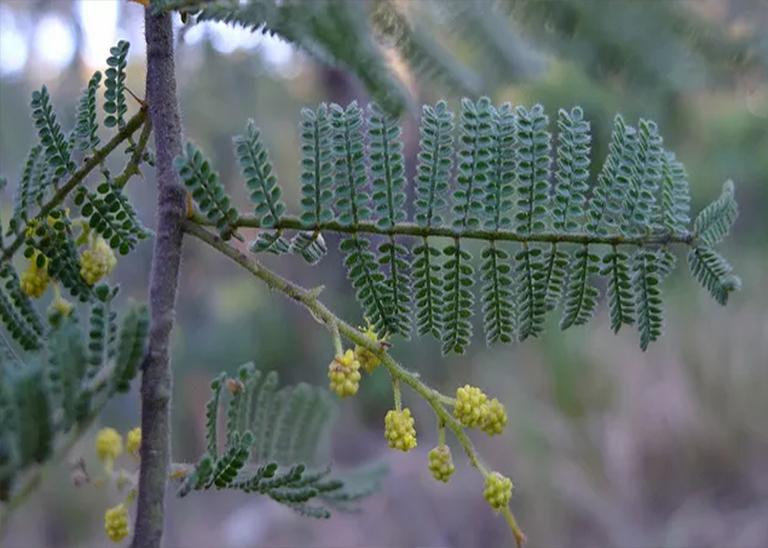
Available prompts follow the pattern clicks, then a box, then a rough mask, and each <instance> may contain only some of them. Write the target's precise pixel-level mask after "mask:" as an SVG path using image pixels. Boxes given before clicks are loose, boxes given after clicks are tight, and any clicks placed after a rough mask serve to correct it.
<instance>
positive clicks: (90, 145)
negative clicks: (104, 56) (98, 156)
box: [74, 71, 101, 152]
mask: <svg viewBox="0 0 768 548" xmlns="http://www.w3.org/2000/svg"><path fill="white" fill-rule="evenodd" d="M99 84H101V72H98V71H97V72H95V73H94V74H93V76H92V77H91V79H90V80H89V81H88V86H87V87H86V88H85V90H84V91H83V94H82V95H81V96H80V102H79V103H78V105H77V115H76V122H75V130H74V137H75V148H76V149H77V150H79V151H81V152H82V151H91V152H93V151H95V150H96V149H97V148H98V147H99V143H100V142H101V141H100V140H99V136H98V131H99V121H98V117H97V113H96V93H97V92H98V91H99Z"/></svg>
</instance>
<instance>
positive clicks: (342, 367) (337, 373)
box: [328, 350, 360, 398]
mask: <svg viewBox="0 0 768 548" xmlns="http://www.w3.org/2000/svg"><path fill="white" fill-rule="evenodd" d="M328 378H329V379H330V381H331V384H330V387H331V390H333V391H334V392H336V393H337V394H338V395H339V397H340V398H344V397H346V396H354V395H355V394H356V393H357V389H358V388H359V387H360V362H359V361H358V360H357V358H355V353H354V352H352V350H347V351H346V352H345V353H344V354H343V355H338V356H336V357H335V358H334V359H333V361H332V362H331V364H330V365H329V366H328Z"/></svg>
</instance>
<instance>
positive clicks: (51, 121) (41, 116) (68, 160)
mask: <svg viewBox="0 0 768 548" xmlns="http://www.w3.org/2000/svg"><path fill="white" fill-rule="evenodd" d="M31 106H32V119H33V120H34V122H35V128H36V129H37V135H38V138H39V139H40V145H41V146H42V149H43V152H44V153H45V158H46V160H47V162H48V164H49V165H50V166H51V168H52V170H53V177H54V179H55V180H59V179H61V178H62V177H63V176H64V175H66V174H67V173H72V172H74V171H75V169H76V165H75V162H74V161H73V160H72V155H71V152H70V148H69V143H68V142H67V139H66V138H65V137H64V132H63V131H62V130H61V124H59V122H58V120H57V119H56V114H55V113H54V112H53V106H52V105H51V96H50V95H49V94H48V88H47V87H46V86H43V87H42V88H40V91H35V92H34V93H32V103H31Z"/></svg>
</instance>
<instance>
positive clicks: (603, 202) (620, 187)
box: [586, 114, 635, 235]
mask: <svg viewBox="0 0 768 548" xmlns="http://www.w3.org/2000/svg"><path fill="white" fill-rule="evenodd" d="M634 131H635V130H634V129H632V128H630V127H627V125H626V124H625V123H624V118H622V117H621V116H620V115H618V114H617V115H616V116H615V117H614V120H613V132H612V133H611V143H610V145H609V146H608V156H606V158H605V162H604V163H603V167H602V169H601V170H600V173H599V174H598V176H597V185H596V186H595V187H594V189H593V190H592V197H591V198H590V200H589V204H588V211H587V223H586V229H587V232H588V233H589V234H593V235H605V234H608V232H609V231H610V230H614V229H616V228H617V227H618V222H617V219H618V218H619V217H620V215H621V213H622V211H623V207H624V205H625V204H624V201H625V197H626V194H627V186H628V185H629V182H630V177H631V174H632V173H631V172H632V155H631V154H629V153H627V151H626V150H625V147H626V142H627V140H628V139H629V140H632V139H633V138H634ZM628 134H629V135H630V136H629V137H627V135H628ZM630 152H631V151H630Z"/></svg>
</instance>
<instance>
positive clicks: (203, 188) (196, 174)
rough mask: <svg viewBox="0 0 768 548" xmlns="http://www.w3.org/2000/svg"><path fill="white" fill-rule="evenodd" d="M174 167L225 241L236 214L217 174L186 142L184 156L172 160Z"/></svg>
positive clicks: (196, 149) (230, 235)
mask: <svg viewBox="0 0 768 548" xmlns="http://www.w3.org/2000/svg"><path fill="white" fill-rule="evenodd" d="M174 167H175V168H176V171H177V172H178V174H179V178H180V179H181V182H182V183H183V184H184V186H185V187H186V188H187V190H189V191H190V193H191V194H192V198H193V199H194V200H195V202H196V203H197V205H198V207H199V208H200V212H201V213H202V214H203V215H205V217H206V218H207V219H208V221H210V222H212V223H213V224H214V225H215V226H216V230H217V231H218V232H219V235H220V236H221V238H222V239H223V240H225V241H226V240H229V239H230V238H231V237H232V231H233V229H232V226H233V224H234V223H235V221H237V218H238V216H239V215H238V212H237V209H235V207H233V206H232V205H231V203H230V198H229V196H228V195H227V194H226V192H225V190H224V185H222V184H221V181H220V180H219V174H218V172H217V171H215V170H214V169H213V168H212V167H211V164H210V162H209V160H208V158H206V157H205V156H203V153H202V151H201V150H200V149H199V148H197V147H196V146H195V145H194V144H193V143H191V142H188V143H187V146H186V147H185V149H184V155H183V156H179V157H178V158H176V159H175V160H174Z"/></svg>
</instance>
